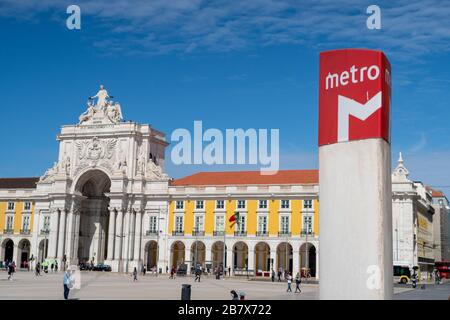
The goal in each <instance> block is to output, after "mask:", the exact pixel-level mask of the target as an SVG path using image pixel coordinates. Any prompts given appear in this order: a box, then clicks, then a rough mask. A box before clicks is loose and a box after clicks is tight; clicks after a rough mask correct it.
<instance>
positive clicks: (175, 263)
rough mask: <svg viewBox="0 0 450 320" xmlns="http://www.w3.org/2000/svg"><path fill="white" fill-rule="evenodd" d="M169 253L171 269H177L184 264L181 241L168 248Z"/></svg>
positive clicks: (183, 247)
mask: <svg viewBox="0 0 450 320" xmlns="http://www.w3.org/2000/svg"><path fill="white" fill-rule="evenodd" d="M170 251H171V256H172V268H177V269H178V267H179V266H180V265H181V264H184V251H185V246H184V243H183V242H181V241H176V242H174V243H173V244H172V247H171V248H170Z"/></svg>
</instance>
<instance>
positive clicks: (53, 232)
mask: <svg viewBox="0 0 450 320" xmlns="http://www.w3.org/2000/svg"><path fill="white" fill-rule="evenodd" d="M58 225H59V210H58V209H54V210H53V211H52V212H51V216H50V237H49V244H48V245H49V257H50V258H56V254H57V252H56V250H57V248H58Z"/></svg>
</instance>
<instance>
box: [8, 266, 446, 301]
mask: <svg viewBox="0 0 450 320" xmlns="http://www.w3.org/2000/svg"><path fill="white" fill-rule="evenodd" d="M62 279H63V272H58V273H49V274H43V275H42V276H40V277H36V276H35V275H34V273H33V272H26V271H19V272H17V273H16V274H15V275H14V278H13V280H7V274H6V272H3V271H2V272H0V299H2V300H10V299H12V300H27V299H43V300H62V299H63V297H62V295H63V290H62V289H63V286H62ZM185 283H186V284H191V285H192V294H191V298H192V299H193V300H211V299H219V300H230V294H229V292H230V290H236V291H237V292H241V291H243V292H245V294H246V299H248V300H267V299H273V300H314V299H318V285H317V284H312V283H310V284H305V283H303V284H302V293H294V292H293V293H290V292H286V287H287V285H286V283H285V282H281V283H279V282H274V283H272V282H267V281H255V280H247V279H246V278H227V279H225V280H216V279H215V278H214V277H211V276H210V277H208V276H204V277H202V279H201V282H200V283H198V282H194V277H191V276H186V277H177V278H176V279H174V280H171V279H169V277H168V276H167V275H159V276H157V277H156V276H155V275H150V274H147V275H146V276H145V277H143V276H139V277H138V281H137V282H133V279H132V276H131V275H125V274H116V273H105V272H81V289H80V290H72V291H71V294H70V298H71V299H80V300H99V299H100V300H103V299H116V300H123V299H127V300H142V299H144V300H145V299H163V300H166V299H173V300H179V299H180V297H181V286H182V284H185ZM292 288H293V290H294V289H295V284H293V285H292ZM394 292H395V296H394V298H395V299H445V300H446V299H448V296H449V295H450V283H449V282H447V283H446V284H444V285H441V286H434V285H428V286H427V287H426V289H425V290H422V289H415V290H412V289H411V287H410V286H400V285H396V286H395V288H394Z"/></svg>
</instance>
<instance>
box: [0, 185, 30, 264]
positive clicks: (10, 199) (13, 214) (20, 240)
mask: <svg viewBox="0 0 450 320" xmlns="http://www.w3.org/2000/svg"><path fill="white" fill-rule="evenodd" d="M36 182H37V179H36V178H10V179H8V178H6V179H5V178H3V179H0V230H1V234H0V244H1V246H0V257H1V262H2V263H4V261H6V260H7V261H10V262H12V261H14V262H15V263H16V265H17V266H18V267H24V268H26V267H27V263H28V261H29V260H30V247H31V241H32V239H31V237H32V232H33V228H32V226H33V218H34V200H33V191H34V189H35V188H36Z"/></svg>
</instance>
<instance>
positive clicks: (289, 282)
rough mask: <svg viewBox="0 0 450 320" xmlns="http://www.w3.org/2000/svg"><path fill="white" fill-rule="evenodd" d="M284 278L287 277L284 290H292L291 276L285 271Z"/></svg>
mask: <svg viewBox="0 0 450 320" xmlns="http://www.w3.org/2000/svg"><path fill="white" fill-rule="evenodd" d="M286 279H287V290H286V292H292V288H291V284H292V276H291V275H290V274H289V273H287V276H286Z"/></svg>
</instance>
